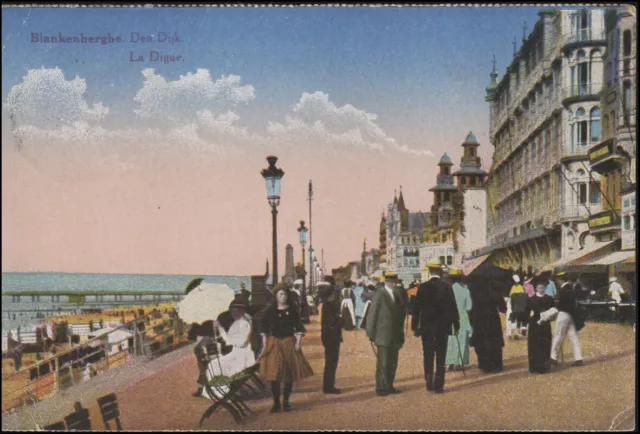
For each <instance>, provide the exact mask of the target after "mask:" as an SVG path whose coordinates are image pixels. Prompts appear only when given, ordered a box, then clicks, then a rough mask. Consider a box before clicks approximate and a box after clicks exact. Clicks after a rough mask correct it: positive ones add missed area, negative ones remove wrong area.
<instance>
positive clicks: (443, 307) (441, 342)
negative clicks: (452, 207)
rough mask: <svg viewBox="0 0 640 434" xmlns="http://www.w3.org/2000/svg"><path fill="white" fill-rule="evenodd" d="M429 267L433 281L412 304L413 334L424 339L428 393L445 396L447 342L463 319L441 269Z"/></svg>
mask: <svg viewBox="0 0 640 434" xmlns="http://www.w3.org/2000/svg"><path fill="white" fill-rule="evenodd" d="M427 267H428V269H429V275H430V276H431V277H430V279H429V280H427V281H426V282H424V283H423V284H421V285H420V286H419V287H418V293H417V295H416V299H415V302H414V303H413V312H412V318H411V330H413V332H414V334H415V336H420V337H421V338H422V352H423V356H424V376H425V380H426V381H427V390H428V391H433V392H436V393H442V392H443V391H444V375H445V357H446V353H447V343H448V338H449V335H453V334H457V333H458V330H459V329H460V318H459V315H458V307H457V305H456V299H455V295H454V293H453V289H452V288H451V286H450V285H449V284H447V283H446V282H444V281H443V280H442V266H441V265H440V263H439V262H437V261H434V262H429V263H428V264H427ZM434 356H435V376H434V366H433V365H434V363H433V362H434Z"/></svg>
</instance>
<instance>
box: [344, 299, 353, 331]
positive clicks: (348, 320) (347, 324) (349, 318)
mask: <svg viewBox="0 0 640 434" xmlns="http://www.w3.org/2000/svg"><path fill="white" fill-rule="evenodd" d="M340 315H341V316H342V328H343V329H346V330H351V329H353V328H354V327H355V326H356V316H355V313H354V311H353V301H351V299H350V298H345V299H344V300H342V305H341V306H340Z"/></svg>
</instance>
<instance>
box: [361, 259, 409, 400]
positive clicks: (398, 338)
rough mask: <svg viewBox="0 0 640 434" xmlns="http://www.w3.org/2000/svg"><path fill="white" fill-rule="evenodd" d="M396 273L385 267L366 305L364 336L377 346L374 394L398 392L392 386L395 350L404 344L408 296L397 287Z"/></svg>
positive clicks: (398, 349) (396, 354) (394, 372)
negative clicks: (379, 286)
mask: <svg viewBox="0 0 640 434" xmlns="http://www.w3.org/2000/svg"><path fill="white" fill-rule="evenodd" d="M397 285H398V275H397V273H395V272H392V271H388V272H387V273H386V274H385V283H384V287H383V288H382V289H379V290H378V291H376V292H375V294H374V296H373V300H372V301H371V305H370V306H369V308H368V312H367V320H366V330H367V336H368V337H369V339H370V340H371V342H372V343H373V344H375V346H376V350H375V351H376V358H377V362H376V395H378V396H388V395H389V394H396V393H400V391H399V390H398V389H396V388H395V387H393V382H394V380H395V376H396V369H397V367H398V353H399V351H400V348H402V345H404V319H405V317H406V303H407V297H406V292H405V291H402V292H400V291H398V289H397Z"/></svg>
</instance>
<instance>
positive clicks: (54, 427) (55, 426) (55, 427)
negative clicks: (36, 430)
mask: <svg viewBox="0 0 640 434" xmlns="http://www.w3.org/2000/svg"><path fill="white" fill-rule="evenodd" d="M42 429H43V430H44V431H66V430H67V426H66V425H65V424H64V422H63V421H60V422H56V423H52V424H51V425H47V426H44V427H42Z"/></svg>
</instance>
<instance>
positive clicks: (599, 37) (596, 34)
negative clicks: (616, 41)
mask: <svg viewBox="0 0 640 434" xmlns="http://www.w3.org/2000/svg"><path fill="white" fill-rule="evenodd" d="M604 40H606V35H605V31H604V29H591V28H589V29H581V30H577V31H575V32H571V33H565V34H564V35H562V41H563V43H564V45H567V44H573V43H575V42H586V41H604Z"/></svg>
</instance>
